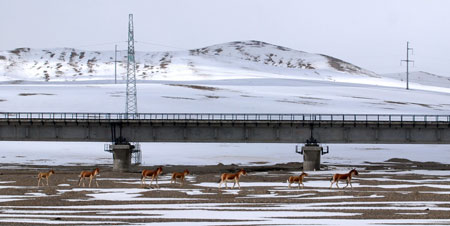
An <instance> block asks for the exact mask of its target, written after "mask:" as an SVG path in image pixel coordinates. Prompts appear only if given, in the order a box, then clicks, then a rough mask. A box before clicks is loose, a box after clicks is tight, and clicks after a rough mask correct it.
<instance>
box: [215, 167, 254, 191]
mask: <svg viewBox="0 0 450 226" xmlns="http://www.w3.org/2000/svg"><path fill="white" fill-rule="evenodd" d="M241 175H244V176H245V175H247V172H245V170H244V169H241V170H239V171H238V172H237V173H222V175H221V176H220V181H219V189H220V187H221V186H222V183H225V188H226V189H228V186H227V181H234V184H233V188H234V186H235V185H236V184H237V185H238V187H239V189H241V185H240V184H239V177H240V176H241Z"/></svg>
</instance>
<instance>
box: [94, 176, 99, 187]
mask: <svg viewBox="0 0 450 226" xmlns="http://www.w3.org/2000/svg"><path fill="white" fill-rule="evenodd" d="M94 179H95V184H96V185H97V188H98V183H97V177H94Z"/></svg>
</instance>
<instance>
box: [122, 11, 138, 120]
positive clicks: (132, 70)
mask: <svg viewBox="0 0 450 226" xmlns="http://www.w3.org/2000/svg"><path fill="white" fill-rule="evenodd" d="M125 113H127V114H126V115H127V117H130V116H132V115H133V116H134V114H137V113H138V109H137V91H136V60H135V56H134V28H133V14H130V15H129V20H128V60H127V99H126V109H125Z"/></svg>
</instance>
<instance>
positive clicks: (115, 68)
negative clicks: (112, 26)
mask: <svg viewBox="0 0 450 226" xmlns="http://www.w3.org/2000/svg"><path fill="white" fill-rule="evenodd" d="M114 84H117V45H116V46H115V48H114Z"/></svg>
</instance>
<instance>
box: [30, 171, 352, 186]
mask: <svg viewBox="0 0 450 226" xmlns="http://www.w3.org/2000/svg"><path fill="white" fill-rule="evenodd" d="M162 172H163V169H162V167H161V166H160V167H158V168H156V169H154V170H148V169H144V170H142V173H141V187H143V186H145V179H146V178H147V177H148V178H151V181H150V184H149V186H150V187H151V186H152V184H153V181H155V184H156V186H157V187H158V188H159V185H158V176H159V175H160V174H161V173H162ZM99 173H100V169H99V168H95V169H94V170H93V171H81V173H80V175H79V176H78V177H79V178H80V179H79V180H78V186H80V185H81V182H83V187H84V186H85V183H84V182H85V180H86V179H87V178H89V187H91V183H92V181H93V180H94V181H95V184H96V185H97V187H99V185H98V183H97V179H96V178H97V175H98V174H99ZM53 174H55V171H54V170H50V171H48V172H44V173H42V172H40V173H39V174H38V187H39V186H40V184H41V180H42V179H46V180H47V186H48V180H49V178H50V176H51V175H53ZM186 175H189V170H187V169H186V170H184V172H173V173H172V178H171V181H170V183H177V179H180V187H181V186H183V185H184V183H185V177H186ZM241 175H244V176H245V175H247V172H246V171H245V170H244V169H241V170H239V171H238V172H236V173H222V174H221V176H220V181H219V189H220V188H221V187H222V184H223V183H225V188H227V189H228V186H227V182H234V184H233V188H234V187H235V185H236V184H237V185H238V187H239V189H240V188H241V186H240V184H239V179H240V177H241ZM353 175H358V171H356V169H352V170H350V171H349V172H348V173H344V174H340V173H336V174H334V175H333V177H332V178H331V180H330V182H331V185H330V188H332V186H333V184H336V187H337V188H339V185H338V183H339V180H345V181H346V182H347V184H346V186H345V187H344V188H346V187H347V186H348V185H349V184H350V187H353V186H352V176H353ZM305 176H308V174H307V173H305V172H302V173H301V174H300V175H299V176H290V177H289V178H288V179H287V182H288V184H289V185H288V187H289V188H291V185H292V184H295V183H297V184H298V188H300V185H301V186H302V188H303V187H304V184H303V179H304V178H305ZM42 184H43V185H44V181H42Z"/></svg>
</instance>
